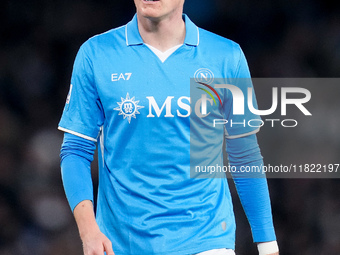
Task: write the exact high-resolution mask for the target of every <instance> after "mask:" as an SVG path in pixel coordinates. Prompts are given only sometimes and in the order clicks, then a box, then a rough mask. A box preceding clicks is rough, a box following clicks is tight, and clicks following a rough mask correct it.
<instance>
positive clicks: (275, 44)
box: [0, 0, 340, 255]
mask: <svg viewBox="0 0 340 255" xmlns="http://www.w3.org/2000/svg"><path fill="white" fill-rule="evenodd" d="M134 12H135V9H134V4H133V1H132V0H129V1H115V0H97V1H94V0H92V1H91V0H73V1H66V0H54V1H50V0H45V1H42V0H29V1H27V0H25V1H24V0H12V1H9V0H4V1H2V4H1V8H0V255H12V254H13V255H14V254H15V255H26V254H27V255H33V254H34V255H46V254H49V255H62V254H73V255H81V254H82V247H81V242H80V239H79V236H78V232H77V229H76V225H75V222H74V220H73V218H72V217H73V216H72V214H71V211H70V209H69V207H68V204H67V201H66V199H65V195H64V191H63V188H62V184H61V178H60V169H59V149H60V144H61V142H62V133H61V132H59V131H57V124H58V121H59V118H60V116H61V113H62V109H63V105H64V102H65V99H66V95H67V91H68V88H69V81H70V76H71V72H72V65H73V60H74V58H75V55H76V53H77V50H78V48H79V47H80V45H81V44H82V43H83V42H84V41H85V40H86V39H88V38H89V37H91V36H93V35H95V34H98V33H101V32H104V31H106V30H108V29H111V28H113V27H117V26H120V25H123V24H125V23H127V22H128V21H129V20H130V19H131V18H132V16H133V14H134ZM185 12H186V13H187V14H188V15H189V16H190V18H191V19H192V20H193V21H194V22H195V23H196V24H197V25H199V26H200V27H203V28H205V29H207V30H210V31H212V32H215V33H217V34H220V35H222V36H225V37H227V38H230V39H232V40H234V41H236V42H238V43H239V44H240V45H241V47H242V48H243V50H244V52H245V54H246V56H247V58H248V61H249V66H250V69H251V72H252V75H253V76H254V77H315V78H318V77H339V74H340V2H339V1H330V0H294V1H291V0H259V1H252V0H209V1H208V0H186V3H185ZM338 95H340V86H339V89H336V88H335V89H334V88H333V89H332V91H330V90H329V88H322V87H321V88H320V89H319V90H318V92H317V93H314V94H313V97H314V98H315V97H317V98H321V99H322V100H321V101H319V106H320V107H318V108H317V109H316V110H317V111H318V112H319V116H323V120H322V121H323V124H319V125H312V126H310V128H309V129H308V130H301V129H300V130H297V131H296V132H295V131H294V132H293V131H292V132H290V133H289V134H285V133H284V132H280V130H279V129H268V128H264V130H263V131H262V132H260V134H259V143H260V146H261V149H262V153H263V156H264V158H265V161H266V162H270V163H271V164H280V163H282V162H288V163H312V162H309V160H313V162H315V163H322V164H324V163H340V160H339V155H340V135H339V130H340V129H339V127H340V124H339V116H340V115H339V113H340V110H339V109H340V106H339V103H338V101H339V100H338V97H337V96H338ZM261 98H262V94H261V93H259V98H258V101H259V105H260V106H261V102H262V99H261ZM326 126H327V128H325V127H326ZM93 165H94V169H95V168H96V162H94V163H93ZM94 176H95V175H94ZM339 180H340V179H336V178H333V179H317V178H308V179H293V178H291V179H269V180H268V182H269V187H270V190H271V196H272V204H273V215H274V221H275V225H276V231H277V236H278V241H279V244H280V247H281V254H282V255H289V254H294V255H296V254H298V255H314V254H318V255H320V254H321V255H337V254H340V233H339V229H340V199H339V197H340V185H339V184H340V181H339ZM232 192H233V195H234V197H235V211H236V215H237V222H238V228H237V244H236V249H237V254H238V255H255V254H257V253H256V246H255V245H253V244H252V239H251V234H250V230H249V226H248V225H247V222H246V218H245V216H244V213H243V212H242V210H241V207H240V204H239V202H238V201H237V195H236V194H235V191H234V190H233V191H232Z"/></svg>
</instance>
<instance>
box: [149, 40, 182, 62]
mask: <svg viewBox="0 0 340 255" xmlns="http://www.w3.org/2000/svg"><path fill="white" fill-rule="evenodd" d="M144 44H145V45H146V46H148V47H149V49H150V50H152V51H153V53H155V55H156V56H157V57H158V58H159V59H160V60H161V61H162V63H164V61H165V60H166V59H167V58H168V57H170V56H171V54H172V53H174V52H175V51H176V50H177V49H178V48H179V47H181V46H182V45H183V44H178V45H176V46H174V47H171V48H170V49H168V50H166V51H164V52H163V51H160V50H159V49H157V48H155V47H153V46H151V45H149V44H146V43H144Z"/></svg>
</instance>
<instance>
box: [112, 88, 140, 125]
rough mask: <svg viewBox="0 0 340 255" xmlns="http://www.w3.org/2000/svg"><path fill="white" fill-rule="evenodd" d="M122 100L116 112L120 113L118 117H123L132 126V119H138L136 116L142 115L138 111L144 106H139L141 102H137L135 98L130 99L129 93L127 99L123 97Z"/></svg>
mask: <svg viewBox="0 0 340 255" xmlns="http://www.w3.org/2000/svg"><path fill="white" fill-rule="evenodd" d="M121 100H122V101H121V102H117V104H118V107H116V108H114V110H116V111H119V113H118V115H123V118H124V119H127V120H128V122H129V124H130V122H131V118H136V114H140V112H139V111H138V110H139V109H141V108H144V106H140V105H138V103H139V100H138V101H135V97H132V98H130V96H129V93H127V94H126V98H122V97H121Z"/></svg>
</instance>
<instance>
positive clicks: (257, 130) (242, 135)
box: [225, 128, 260, 139]
mask: <svg viewBox="0 0 340 255" xmlns="http://www.w3.org/2000/svg"><path fill="white" fill-rule="evenodd" d="M259 131H260V128H258V129H256V130H254V131H251V132H249V133H244V134H240V135H228V133H226V135H225V138H227V139H236V138H241V137H245V136H248V135H253V134H256V133H257V132H259Z"/></svg>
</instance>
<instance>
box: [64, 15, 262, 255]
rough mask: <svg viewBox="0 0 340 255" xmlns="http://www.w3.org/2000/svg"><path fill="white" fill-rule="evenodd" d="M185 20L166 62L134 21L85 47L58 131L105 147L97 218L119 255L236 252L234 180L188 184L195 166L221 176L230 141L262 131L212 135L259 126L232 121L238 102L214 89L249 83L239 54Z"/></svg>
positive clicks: (202, 180)
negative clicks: (233, 81) (212, 168)
mask: <svg viewBox="0 0 340 255" xmlns="http://www.w3.org/2000/svg"><path fill="white" fill-rule="evenodd" d="M183 18H184V20H185V25H186V37H185V41H184V44H183V45H182V46H180V47H179V48H177V49H176V50H175V51H174V52H173V53H172V54H171V55H170V56H168V57H167V58H166V59H165V60H164V59H163V60H164V61H161V60H160V58H159V57H158V56H157V55H156V54H155V53H154V52H153V51H152V50H151V49H150V47H148V46H147V45H145V44H144V43H143V40H142V38H141V36H140V34H139V32H138V25H137V18H136V16H135V17H134V18H133V20H132V21H131V22H129V23H128V24H127V25H125V26H122V27H119V28H117V29H113V30H110V31H108V32H106V33H104V34H101V35H98V36H95V37H93V38H91V39H89V40H88V41H87V42H85V43H84V44H83V45H82V47H81V48H80V50H79V52H78V55H77V57H76V61H75V64H74V70H73V75H72V80H71V84H72V85H71V88H70V92H69V95H68V98H67V102H66V106H65V109H64V113H63V116H62V119H61V121H60V123H59V129H60V130H63V131H65V132H68V133H71V134H75V135H77V136H80V137H83V138H86V139H88V140H91V141H97V142H98V148H99V191H98V203H97V204H98V208H97V215H96V217H97V222H98V224H99V226H100V229H101V231H102V232H103V233H104V234H105V235H107V236H108V238H109V239H110V240H111V241H112V243H113V249H114V252H115V254H116V255H120V254H124V255H127V254H131V255H132V254H133V255H137V254H138V255H140V254H159V255H160V254H168V255H171V254H193V253H198V252H201V251H204V250H209V249H216V248H231V249H234V245H235V220H234V213H233V208H232V201H231V196H230V192H229V188H228V184H227V180H226V179H225V178H191V177H193V176H190V164H191V165H193V164H199V165H203V164H204V165H209V164H214V165H216V164H220V165H221V166H222V165H223V161H222V143H223V134H227V136H228V137H229V138H236V137H239V136H244V135H248V134H251V133H254V132H256V131H257V130H258V128H257V127H254V126H249V125H247V126H243V125H235V126H230V125H218V126H215V127H214V126H213V121H214V119H228V120H231V119H233V120H234V122H239V123H240V122H242V121H244V120H248V119H257V118H258V117H257V116H254V115H252V114H251V113H250V112H247V111H246V113H245V114H244V115H242V116H234V115H233V112H232V102H233V100H232V96H231V93H230V92H228V90H227V89H224V88H216V89H215V88H214V83H213V81H214V78H249V77H250V74H249V70H248V66H247V63H246V60H245V57H244V55H243V53H242V51H241V49H240V47H239V45H238V44H236V43H234V42H232V41H230V40H227V39H225V38H222V37H220V36H217V35H215V34H213V33H210V32H207V31H205V30H203V29H200V28H198V27H197V26H196V25H194V24H193V23H192V22H191V21H190V19H189V18H188V17H187V16H185V15H184V16H183ZM190 78H192V79H190ZM192 86H195V87H194V89H193V88H192ZM240 88H241V89H242V90H243V91H244V93H246V89H247V86H243V87H242V86H241V87H240ZM193 91H195V92H194V93H193ZM193 143H194V144H195V145H194V148H193V146H192V144H193ZM190 145H191V146H190ZM193 154H194V155H193ZM200 159H203V160H202V161H200ZM193 162H194V163H193ZM194 169H195V168H194ZM79 202H80V201H79Z"/></svg>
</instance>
